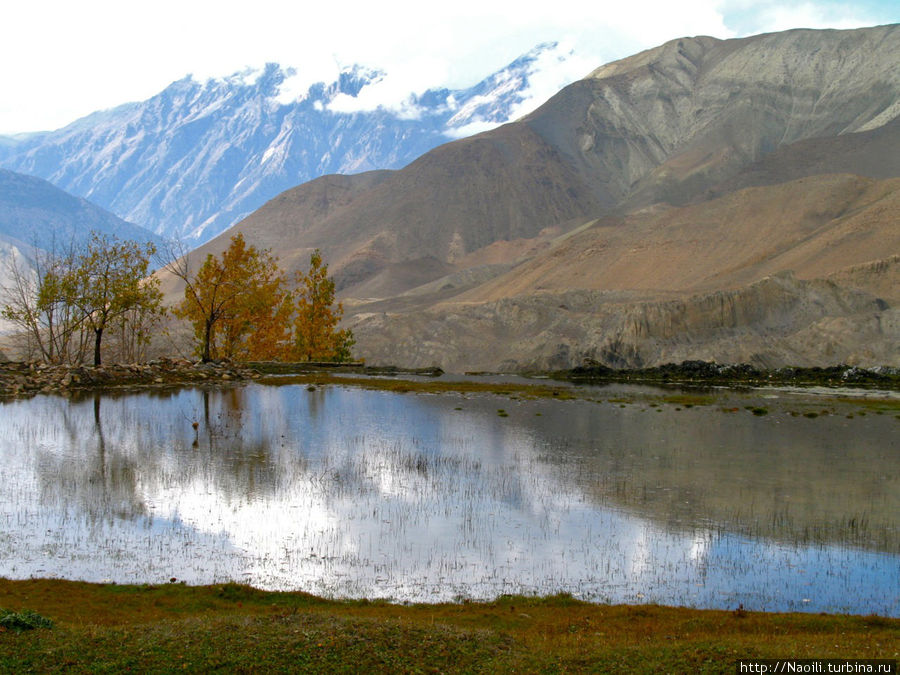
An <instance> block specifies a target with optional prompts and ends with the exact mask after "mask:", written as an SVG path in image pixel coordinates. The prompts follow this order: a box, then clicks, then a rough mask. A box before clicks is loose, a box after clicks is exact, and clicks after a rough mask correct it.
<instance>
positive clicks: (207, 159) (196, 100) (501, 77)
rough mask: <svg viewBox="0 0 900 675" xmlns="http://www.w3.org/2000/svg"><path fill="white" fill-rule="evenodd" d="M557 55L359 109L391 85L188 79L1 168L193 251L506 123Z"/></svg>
mask: <svg viewBox="0 0 900 675" xmlns="http://www.w3.org/2000/svg"><path fill="white" fill-rule="evenodd" d="M555 49H556V46H555V45H551V44H548V45H541V46H539V47H537V48H536V49H535V50H533V51H532V52H530V53H528V54H526V55H524V56H523V57H521V58H519V59H517V60H516V61H514V62H513V63H511V64H510V65H509V66H508V67H506V68H504V69H502V70H501V71H498V72H497V73H494V74H493V75H491V76H490V77H488V78H486V79H485V80H483V81H482V82H480V83H478V84H477V85H476V86H474V87H471V88H469V89H464V90H455V91H451V90H448V89H432V90H429V91H426V92H425V93H424V94H422V95H420V96H411V97H410V98H409V100H407V101H406V102H405V103H404V105H403V106H402V109H400V110H391V109H384V108H378V109H376V110H369V111H357V112H353V111H352V110H353V108H354V107H359V104H358V101H357V97H358V96H359V94H360V93H361V92H362V91H363V90H364V89H365V88H366V87H368V86H370V85H374V84H377V83H378V82H379V81H380V80H381V79H382V78H383V77H384V73H381V72H378V71H374V70H370V69H365V68H362V67H359V66H356V67H352V68H347V69H345V70H344V71H343V72H342V73H341V74H340V77H339V79H338V80H337V81H336V82H332V83H330V84H326V83H319V84H316V85H313V86H312V87H310V88H309V89H308V90H306V91H303V92H302V93H300V92H296V91H295V88H296V87H295V84H294V82H295V81H296V72H295V71H293V70H292V69H289V68H284V67H281V66H278V65H276V64H269V65H267V66H266V67H265V68H264V69H262V70H261V71H253V70H248V71H246V72H241V73H236V74H234V75H232V76H230V77H225V78H221V79H210V80H207V81H205V82H198V81H196V80H194V79H193V78H191V77H186V78H184V79H182V80H179V81H177V82H174V83H173V84H172V85H170V86H169V87H167V88H166V89H165V90H164V91H162V92H161V93H160V94H158V95H157V96H154V97H152V98H151V99H149V100H147V101H143V102H140V103H129V104H126V105H123V106H120V107H117V108H114V109H112V110H108V111H102V112H97V113H94V114H92V115H90V116H88V117H85V118H83V119H80V120H78V121H76V122H74V123H72V124H70V125H69V126H67V127H65V128H63V129H60V130H57V131H52V132H46V133H38V134H29V135H26V136H22V137H15V138H5V139H3V138H0V166H3V167H5V168H7V169H11V170H14V171H18V172H22V173H27V174H31V175H35V176H39V177H41V178H44V179H46V180H49V181H50V182H52V183H54V184H55V185H57V186H58V187H60V188H62V189H64V190H66V191H68V192H71V193H73V194H76V195H79V196H82V197H85V198H87V199H90V200H91V201H93V202H95V203H96V204H99V205H100V206H102V207H104V208H106V209H108V210H110V211H112V212H113V213H116V214H118V215H119V216H121V217H122V218H125V219H127V220H129V221H132V222H135V223H139V224H140V225H142V226H143V227H146V228H148V229H151V230H153V231H154V232H156V233H157V234H159V235H160V236H163V237H167V238H187V239H188V240H190V241H192V242H193V243H194V244H196V243H200V242H203V241H206V240H208V239H210V238H211V237H213V236H214V235H216V234H218V233H220V232H222V231H223V230H224V229H226V228H227V227H229V226H230V225H232V224H233V223H235V222H237V221H238V220H240V219H241V218H243V217H244V216H246V215H248V214H249V213H251V212H252V211H254V210H255V209H256V208H258V207H259V206H261V205H262V204H263V203H265V202H266V201H267V200H268V199H270V198H272V197H274V196H276V195H277V194H279V193H280V192H282V191H283V190H285V189H288V188H290V187H293V186H295V185H297V184H299V183H302V182H304V181H307V180H311V179H313V178H315V177H317V176H321V175H324V174H330V173H358V172H361V171H366V170H370V169H381V168H397V167H401V166H404V165H405V164H407V163H409V162H410V161H412V160H413V159H415V158H416V157H418V156H419V155H421V154H422V153H424V152H426V151H427V150H430V149H431V148H433V147H435V146H437V145H440V144H442V143H445V142H446V141H448V140H449V139H450V138H451V137H456V136H459V135H463V134H465V133H467V131H468V130H470V129H473V128H479V127H482V128H483V127H484V126H485V125H491V124H496V123H499V122H505V121H506V120H507V119H509V116H510V115H512V114H514V111H515V110H516V109H517V106H518V105H520V104H521V103H522V102H523V101H524V100H525V98H526V97H527V96H528V95H529V93H528V92H529V77H530V76H531V74H532V72H533V71H534V69H535V68H537V67H538V61H539V59H540V58H542V56H546V55H547V54H548V53H551V54H552V53H553V51H554V50H555ZM348 104H349V105H348ZM345 109H346V110H348V111H347V112H342V110H345Z"/></svg>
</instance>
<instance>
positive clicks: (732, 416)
mask: <svg viewBox="0 0 900 675" xmlns="http://www.w3.org/2000/svg"><path fill="white" fill-rule="evenodd" d="M578 391H579V395H580V396H582V397H583V398H582V399H579V400H556V399H554V398H553V397H549V398H535V399H526V398H523V397H521V396H515V395H513V396H497V395H494V394H487V393H485V394H466V395H463V394H460V393H453V392H449V393H441V394H421V393H419V394H417V393H414V392H410V393H393V392H389V391H376V390H369V389H363V388H359V387H353V386H344V385H340V384H332V385H327V386H320V387H316V388H314V390H310V389H308V388H307V386H306V385H305V384H278V383H273V384H262V383H255V384H248V385H245V386H234V387H227V388H218V389H182V390H159V391H145V392H141V393H130V394H126V393H122V394H113V393H109V392H107V393H105V394H99V393H98V394H87V395H83V396H80V397H70V398H65V397H61V396H52V395H48V396H44V395H41V396H36V397H34V398H31V399H27V400H25V399H22V400H13V401H7V402H4V403H0V470H2V476H3V478H2V483H0V551H2V556H0V576H4V577H8V578H29V577H60V578H67V579H81V580H87V581H95V582H115V583H165V582H168V581H169V580H170V579H173V578H174V579H176V580H177V581H184V582H186V583H189V584H209V583H217V582H224V581H229V580H234V581H238V582H242V583H248V584H251V585H253V586H256V587H259V588H264V589H283V590H303V591H307V592H310V593H314V594H318V595H322V596H327V597H333V598H362V597H367V598H372V599H374V598H386V599H390V600H392V601H395V602H436V601H459V600H464V599H490V598H495V597H497V596H499V595H502V594H539V595H547V594H554V593H560V592H563V593H570V594H572V595H573V596H575V597H578V598H582V599H585V600H589V601H594V602H609V603H660V604H666V605H682V606H690V607H699V608H726V609H729V608H730V609H733V608H737V607H738V606H739V605H743V607H744V608H745V609H748V610H768V611H794V610H799V611H811V612H820V611H825V612H849V613H858V614H869V613H877V614H881V615H887V616H900V524H898V517H900V446H898V440H897V439H898V436H900V433H898V432H900V419H898V410H897V408H896V399H894V400H893V401H884V402H882V403H883V405H882V404H881V403H879V400H878V395H874V398H873V395H871V394H869V395H868V396H869V398H859V399H858V400H857V399H852V398H840V399H836V398H835V397H834V396H833V392H826V393H828V395H827V396H822V395H820V393H817V392H809V391H807V392H804V391H799V392H797V391H789V390H766V391H761V390H756V391H743V392H740V391H732V390H725V389H721V390H710V391H704V392H700V393H697V392H682V391H678V390H666V389H655V388H650V387H638V386H627V385H613V386H609V387H595V388H587V389H580V390H578ZM848 393H853V392H848ZM883 396H884V397H889V396H893V395H892V394H889V393H885V394H883Z"/></svg>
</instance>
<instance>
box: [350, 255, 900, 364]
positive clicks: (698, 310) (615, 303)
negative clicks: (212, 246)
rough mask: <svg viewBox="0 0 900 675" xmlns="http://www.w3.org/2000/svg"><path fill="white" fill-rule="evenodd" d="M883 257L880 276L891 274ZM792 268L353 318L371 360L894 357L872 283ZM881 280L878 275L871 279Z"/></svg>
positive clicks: (885, 309)
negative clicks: (699, 289) (708, 283)
mask: <svg viewBox="0 0 900 675" xmlns="http://www.w3.org/2000/svg"><path fill="white" fill-rule="evenodd" d="M898 269H900V265H898V261H897V260H894V261H893V262H891V261H886V262H885V263H884V268H883V272H882V273H876V274H880V275H881V276H884V275H897V270H898ZM859 277H860V275H859V274H855V276H854V278H855V279H857V281H856V282H855V283H854V286H856V287H855V288H851V287H850V286H849V285H839V284H838V283H836V282H835V281H832V280H827V279H826V280H811V281H804V280H800V279H797V278H796V277H794V276H793V275H790V274H782V275H778V276H775V277H770V278H767V279H763V280H761V281H759V282H756V283H754V284H751V285H749V286H747V287H745V288H742V289H738V290H732V291H717V292H713V293H706V294H699V295H693V296H686V297H680V298H674V299H667V300H640V299H630V298H628V297H627V295H625V294H622V293H605V292H602V291H571V292H567V293H552V294H545V295H535V296H530V297H523V298H515V299H505V300H500V301H496V302H490V303H482V304H477V305H457V306H453V305H443V306H441V307H439V308H436V309H433V310H429V311H426V312H421V313H415V314H378V315H375V314H369V315H360V316H358V317H357V320H356V322H355V323H354V325H353V330H354V332H355V334H356V335H357V339H358V341H359V343H360V344H362V345H364V346H365V354H364V355H365V357H366V359H367V361H368V362H370V363H373V364H374V363H393V362H402V363H404V364H406V365H410V366H417V367H421V366H431V365H439V366H441V367H442V368H444V369H445V370H448V371H451V372H460V371H465V370H481V369H496V368H498V367H499V368H501V369H508V370H525V369H539V370H545V369H557V368H571V367H574V366H577V365H581V363H582V362H583V361H584V359H593V360H595V361H598V362H600V363H603V364H606V365H609V366H614V367H619V368H625V367H644V366H653V365H659V364H662V363H668V362H680V361H683V360H687V359H702V360H714V361H718V362H720V363H751V364H753V365H755V366H758V367H766V368H771V367H778V366H784V365H797V366H816V365H819V366H825V365H830V364H835V363H848V364H852V365H860V366H876V365H891V366H900V353H898V348H897V345H900V311H898V310H897V309H894V308H892V307H891V306H890V305H889V304H888V303H887V302H886V301H885V300H884V299H883V298H881V297H879V296H878V295H877V294H874V293H872V292H868V291H866V290H863V288H864V287H866V286H869V284H868V283H867V282H861V281H860V280H859ZM883 281H884V279H881V280H880V281H878V282H876V283H874V284H873V285H872V287H873V288H875V287H877V286H878V284H879V283H882V282H883Z"/></svg>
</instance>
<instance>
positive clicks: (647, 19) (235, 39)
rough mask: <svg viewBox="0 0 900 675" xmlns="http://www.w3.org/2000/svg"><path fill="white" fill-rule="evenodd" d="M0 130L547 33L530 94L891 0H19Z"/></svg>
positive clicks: (891, 11)
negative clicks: (654, 57) (226, 80)
mask: <svg viewBox="0 0 900 675" xmlns="http://www.w3.org/2000/svg"><path fill="white" fill-rule="evenodd" d="M0 16H2V17H3V19H2V20H3V27H4V31H3V40H2V41H0V62H2V63H3V67H2V71H0V134H10V133H18V132H24V131H35V130H43V129H55V128H58V127H61V126H64V125H65V124H67V123H69V122H71V121H73V120H75V119H77V118H78V117H80V116H83V115H86V114H88V113H90V112H92V111H95V110H100V109H104V108H110V107H113V106H115V105H118V104H120V103H125V102H128V101H137V100H143V99H146V98H149V97H150V96H152V95H154V94H156V93H158V92H159V91H161V90H162V89H163V88H165V87H166V86H167V85H168V84H169V83H171V82H173V81H175V80H178V79H181V78H182V77H184V76H185V75H188V74H192V75H193V76H194V77H195V78H197V79H205V78H207V77H216V76H224V75H228V74H231V73H234V72H237V71H240V70H243V69H245V68H247V67H258V66H261V65H263V64H264V63H266V62H277V63H280V64H282V65H285V66H292V67H294V68H296V69H297V72H298V73H299V78H298V81H297V82H295V83H294V85H295V87H296V86H300V87H303V86H304V85H306V84H309V83H312V82H315V81H323V80H324V81H330V80H331V79H332V78H333V77H334V75H335V74H336V73H337V72H338V71H339V69H340V68H341V67H344V66H347V65H351V64H354V63H358V64H361V65H366V66H369V67H375V68H379V69H381V70H384V71H386V72H387V73H388V77H386V78H385V79H384V80H383V81H382V82H381V83H380V84H379V85H378V89H377V90H372V91H369V92H367V93H366V97H365V105H367V106H374V105H386V106H395V105H398V104H399V103H400V102H401V101H402V100H403V99H405V98H406V97H408V95H409V93H410V92H421V91H423V90H424V89H426V88H428V87H434V86H448V87H451V88H454V87H466V86H470V85H472V84H474V83H476V82H477V81H478V80H480V79H482V78H483V77H484V76H486V75H488V74H490V73H491V72H493V71H495V70H498V69H499V68H502V67H503V66H504V65H506V64H507V63H509V62H510V61H512V60H513V59H515V58H516V57H517V56H520V55H521V54H523V53H525V52H527V51H528V50H530V49H531V48H533V47H534V46H535V45H537V44H539V43H542V42H559V43H560V45H561V46H560V49H559V50H558V51H557V54H556V57H555V58H552V59H547V60H546V63H544V64H543V65H544V66H545V72H544V73H543V74H542V76H541V77H539V78H536V80H535V82H536V84H535V91H534V92H533V94H534V98H535V101H536V102H540V101H542V100H544V99H546V98H547V97H548V96H549V95H551V94H552V93H553V92H554V90H555V89H556V88H558V87H559V86H561V85H563V84H565V83H567V82H570V81H572V80H574V79H577V78H578V77H582V76H584V75H585V74H587V73H588V72H589V71H591V70H592V69H594V68H595V67H597V66H600V65H602V64H603V63H606V62H608V61H611V60H614V59H617V58H621V57H624V56H628V55H629V54H632V53H634V52H636V51H639V50H641V49H645V48H648V47H652V46H655V45H657V44H660V43H662V42H665V41H666V40H669V39H672V38H676V37H681V36H686V35H712V36H715V37H719V38H728V37H738V36H743V35H752V34H755V33H761V32H768V31H776V30H785V29H788V28H797V27H807V28H855V27H859V26H869V25H877V24H885V23H897V22H900V3H898V2H897V1H896V0H841V1H840V2H837V1H833V0H807V1H794V0H681V1H680V2H672V1H671V0H632V1H631V2H622V1H621V0H617V1H616V2H610V1H609V0H592V1H590V2H589V1H587V0H553V1H551V2H541V3H534V2H531V1H530V0H525V1H524V2H523V1H522V0H487V1H486V0H456V1H455V2H452V3H446V4H445V3H434V4H429V3H422V2H419V1H418V0H417V1H413V0H386V1H384V2H381V3H373V2H371V1H369V0H367V1H362V0H343V1H341V2H335V1H330V2H328V1H326V2H321V3H313V2H287V1H286V0H254V1H253V2H236V1H235V0H216V1H215V2H210V1H207V0H156V2H153V3H130V2H121V0H80V1H79V2H72V1H71V0H49V1H48V0H31V1H30V2H16V3H10V4H9V5H8V6H7V7H5V8H4V9H3V10H0Z"/></svg>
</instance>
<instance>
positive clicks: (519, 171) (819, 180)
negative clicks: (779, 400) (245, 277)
mask: <svg viewBox="0 0 900 675" xmlns="http://www.w3.org/2000/svg"><path fill="white" fill-rule="evenodd" d="M897 63H900V26H896V25H895V26H881V27H875V28H866V29H860V30H853V31H813V30H794V31H787V32H784V33H775V34H769V35H760V36H755V37H750V38H744V39H739V40H727V41H722V40H716V39H714V38H708V37H698V38H684V39H681V40H674V41H672V42H669V43H667V44H665V45H662V46H661V47H658V48H656V49H652V50H648V51H646V52H643V53H641V54H637V55H635V56H632V57H629V58H627V59H623V60H621V61H617V62H615V63H612V64H608V65H606V66H603V67H601V68H599V69H597V70H596V71H594V72H593V73H591V74H590V75H589V76H588V77H586V78H585V79H583V80H580V81H578V82H576V83H574V84H572V85H570V86H569V87H567V88H565V89H563V90H562V91H561V92H560V93H559V94H557V95H556V96H554V97H553V98H551V99H550V100H549V101H548V102H547V103H546V104H544V105H543V106H542V107H541V108H539V109H538V110H536V111H535V112H534V113H532V114H530V115H528V116H527V117H525V118H523V119H521V120H519V121H518V122H515V123H512V124H508V125H505V126H503V127H501V128H498V129H495V130H493V131H490V132H487V133H484V134H480V135H478V136H475V137H472V138H468V139H464V140H461V141H456V142H453V143H448V144H446V145H444V146H441V147H439V148H437V149H435V150H433V151H431V152H429V153H428V154H426V155H424V156H423V157H421V158H420V159H418V160H417V161H415V162H413V163H412V164H410V165H409V166H407V167H406V168H404V169H402V170H400V171H394V172H387V171H382V172H372V173H367V174H360V175H356V176H326V177H324V178H320V179H317V180H315V181H312V182H310V183H307V184H305V185H301V186H299V187H297V188H295V189H293V190H289V191H287V192H285V193H283V194H282V195H280V196H279V197H277V198H276V199H274V200H272V201H271V202H269V203H268V204H266V205H265V206H264V207H262V208H261V209H259V210H258V211H257V212H255V213H254V214H252V215H251V216H250V217H248V218H247V219H246V220H244V221H243V222H241V223H239V224H238V225H237V226H236V228H235V229H236V230H239V231H242V232H243V233H244V235H245V237H246V238H247V240H248V241H249V242H251V243H253V244H255V245H257V246H262V247H267V248H271V249H272V250H273V252H274V253H275V254H276V255H278V256H279V258H280V260H281V262H282V264H283V265H285V266H286V267H288V268H289V269H297V268H301V267H303V266H304V265H305V264H306V262H307V261H308V254H309V251H310V250H312V249H313V248H320V249H322V251H323V254H324V256H325V259H326V260H327V261H328V262H329V265H330V269H331V271H332V272H333V273H334V274H335V276H336V279H337V281H338V288H339V293H340V295H341V296H342V297H343V299H344V300H345V305H346V306H347V309H348V313H347V315H348V322H349V324H350V325H351V326H352V327H353V329H354V331H355V333H356V335H357V338H358V345H357V351H358V353H359V355H361V356H364V357H366V358H367V359H368V360H369V361H370V362H372V361H374V362H391V363H400V364H404V365H434V364H436V365H441V366H443V367H444V368H445V369H451V370H462V369H482V368H498V367H504V368H530V367H538V368H548V367H567V366H572V365H577V364H578V363H579V362H580V361H581V360H582V359H584V358H594V359H598V360H601V361H604V362H607V363H611V364H615V365H631V366H635V365H646V364H651V363H657V362H660V361H671V360H680V359H683V358H706V359H717V360H720V361H750V362H753V363H755V364H757V365H766V366H772V365H779V364H786V363H793V364H797V365H808V364H826V363H837V362H853V363H859V364H863V365H876V364H888V365H895V366H900V349H898V344H900V314H898V311H897V310H896V309H894V308H893V307H894V306H895V303H897V302H900V293H898V291H897V284H896V281H897V270H898V254H900V223H898V214H900V208H898V207H900V180H898V179H897V178H898V177H900V153H898V152H897V150H898V148H900V121H898V118H900V69H898V68H897V67H896V65H897ZM231 234H233V232H228V233H226V235H224V236H223V237H220V238H219V239H217V240H214V241H213V242H210V244H208V245H207V246H205V247H204V248H203V249H201V250H200V251H199V254H200V255H203V254H205V253H206V252H207V251H212V252H218V251H220V250H221V249H222V248H224V246H226V245H227V243H228V236H229V235H231ZM195 255H196V254H195Z"/></svg>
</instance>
